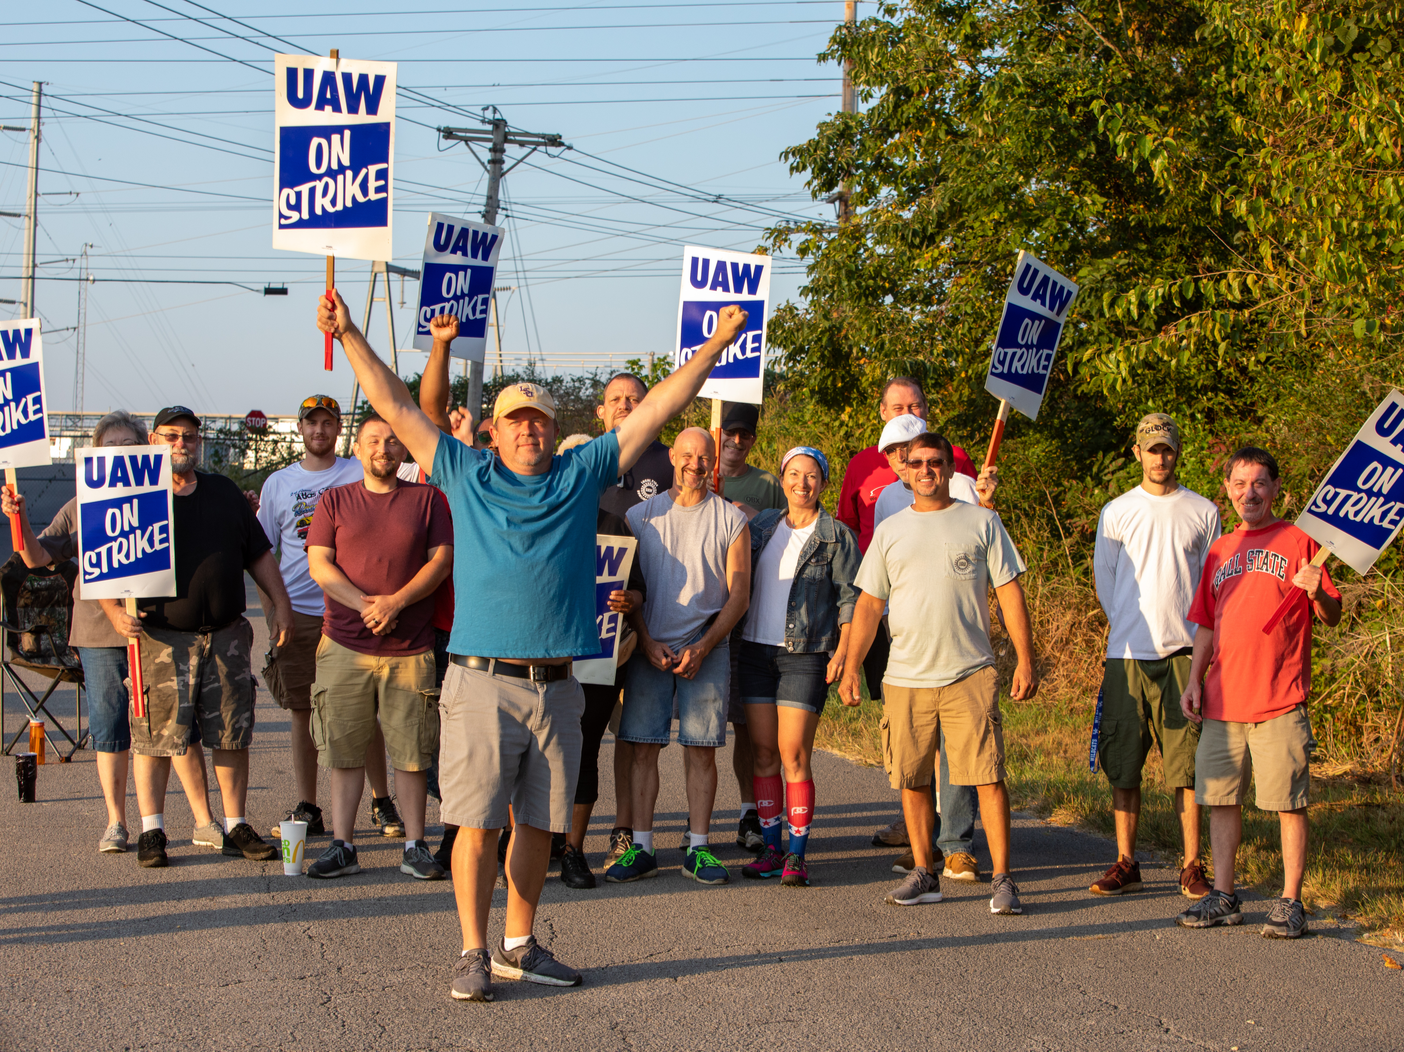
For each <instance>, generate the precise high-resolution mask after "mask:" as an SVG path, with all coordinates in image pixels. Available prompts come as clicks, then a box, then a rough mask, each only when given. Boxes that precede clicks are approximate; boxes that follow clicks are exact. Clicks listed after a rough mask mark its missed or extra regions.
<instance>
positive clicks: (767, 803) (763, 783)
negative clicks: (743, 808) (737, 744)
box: [751, 774, 785, 851]
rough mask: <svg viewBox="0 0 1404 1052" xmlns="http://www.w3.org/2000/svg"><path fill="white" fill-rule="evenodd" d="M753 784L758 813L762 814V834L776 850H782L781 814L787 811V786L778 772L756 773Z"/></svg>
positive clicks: (752, 779) (752, 780)
mask: <svg viewBox="0 0 1404 1052" xmlns="http://www.w3.org/2000/svg"><path fill="white" fill-rule="evenodd" d="M751 785H752V786H753V787H754V788H755V790H756V813H757V814H758V815H760V824H761V836H763V837H765V842H766V843H767V844H769V845H770V846H771V847H773V848H775V850H777V851H779V850H780V816H781V815H782V814H783V813H784V811H785V806H784V799H785V796H784V794H785V787H784V785H783V784H782V783H781V781H780V776H779V775H778V774H772V775H768V776H766V777H764V778H762V777H761V776H760V775H755V776H753V777H752V778H751Z"/></svg>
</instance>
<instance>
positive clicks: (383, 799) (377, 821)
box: [370, 796, 405, 837]
mask: <svg viewBox="0 0 1404 1052" xmlns="http://www.w3.org/2000/svg"><path fill="white" fill-rule="evenodd" d="M370 817H371V825H373V826H375V828H376V829H378V830H380V835H381V836H390V837H401V836H404V835H405V824H404V822H402V821H400V812H399V811H397V810H396V809H395V798H394V797H393V796H372V797H371V812H370Z"/></svg>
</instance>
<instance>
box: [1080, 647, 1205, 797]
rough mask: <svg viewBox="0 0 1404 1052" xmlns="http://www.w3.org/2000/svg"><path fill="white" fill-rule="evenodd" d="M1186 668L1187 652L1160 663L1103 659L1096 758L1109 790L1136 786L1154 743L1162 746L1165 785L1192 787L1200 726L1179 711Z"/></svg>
mask: <svg viewBox="0 0 1404 1052" xmlns="http://www.w3.org/2000/svg"><path fill="white" fill-rule="evenodd" d="M1189 669H1190V654H1189V653H1188V652H1185V653H1182V654H1172V655H1170V656H1169V657H1165V658H1161V659H1160V660H1159V661H1141V660H1139V659H1137V658H1107V662H1106V671H1105V672H1104V673H1103V674H1102V729H1101V736H1100V738H1099V739H1098V742H1099V748H1098V756H1099V758H1100V759H1101V761H1102V770H1103V771H1105V772H1106V773H1107V781H1109V782H1110V783H1111V784H1112V787H1113V788H1115V789H1139V788H1140V786H1141V770H1142V768H1144V767H1145V765H1146V757H1147V756H1149V755H1150V751H1151V746H1152V745H1156V746H1158V747H1159V748H1160V756H1161V759H1162V760H1163V761H1164V766H1165V785H1166V787H1167V788H1169V789H1193V788H1194V753H1195V750H1196V749H1197V748H1199V725H1198V724H1196V723H1194V722H1193V721H1191V720H1189V719H1187V718H1186V717H1185V713H1184V710H1183V709H1181V708H1180V695H1181V694H1183V693H1184V692H1185V687H1186V686H1188V685H1189Z"/></svg>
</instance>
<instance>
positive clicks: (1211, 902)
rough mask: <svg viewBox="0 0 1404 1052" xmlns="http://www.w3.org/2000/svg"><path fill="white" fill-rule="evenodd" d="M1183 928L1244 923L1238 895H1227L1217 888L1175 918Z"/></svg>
mask: <svg viewBox="0 0 1404 1052" xmlns="http://www.w3.org/2000/svg"><path fill="white" fill-rule="evenodd" d="M1175 923H1176V924H1178V925H1179V926H1180V927H1181V928H1213V927H1217V926H1218V925H1220V924H1242V923H1243V913H1242V912H1241V911H1240V910H1239V908H1238V896H1237V895H1236V894H1234V895H1225V894H1224V893H1223V892H1222V891H1220V890H1219V889H1218V888H1215V889H1214V890H1213V891H1211V892H1209V894H1207V895H1205V896H1204V898H1202V899H1200V900H1199V901H1198V902H1196V903H1195V904H1194V905H1193V906H1191V907H1190V908H1189V909H1187V910H1185V912H1184V913H1181V914H1180V915H1179V916H1178V917H1176V918H1175Z"/></svg>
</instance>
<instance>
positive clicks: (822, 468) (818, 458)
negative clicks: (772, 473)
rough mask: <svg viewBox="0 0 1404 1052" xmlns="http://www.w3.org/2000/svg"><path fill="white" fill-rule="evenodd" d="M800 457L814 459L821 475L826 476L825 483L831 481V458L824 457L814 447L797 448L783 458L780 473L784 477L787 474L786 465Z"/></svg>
mask: <svg viewBox="0 0 1404 1052" xmlns="http://www.w3.org/2000/svg"><path fill="white" fill-rule="evenodd" d="M800 455H803V456H806V457H813V458H814V460H815V462H816V463H817V464H818V465H819V473H820V474H821V475H823V476H824V481H825V482H828V481H829V458H828V457H826V456H824V454H823V453H821V452H819V450H817V449H815V448H814V447H813V446H795V448H794V449H792V450H790V451H789V452H788V453H786V454H785V455H784V456H783V457H781V458H780V473H781V474H782V475H783V474H784V473H785V465H786V464H788V463H789V462H790V461H791V460H793V459H794V458H795V457H797V456H800Z"/></svg>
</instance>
